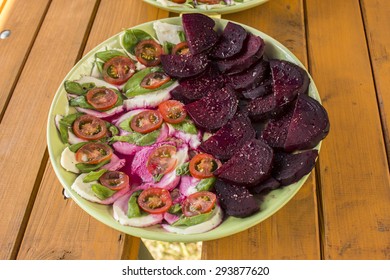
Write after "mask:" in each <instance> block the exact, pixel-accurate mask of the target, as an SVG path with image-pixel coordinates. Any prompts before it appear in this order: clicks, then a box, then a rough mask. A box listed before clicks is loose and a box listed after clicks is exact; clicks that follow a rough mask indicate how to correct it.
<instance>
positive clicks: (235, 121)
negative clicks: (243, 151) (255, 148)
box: [199, 113, 255, 160]
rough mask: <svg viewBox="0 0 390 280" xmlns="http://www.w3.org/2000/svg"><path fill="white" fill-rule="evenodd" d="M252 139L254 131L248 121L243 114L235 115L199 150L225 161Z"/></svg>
mask: <svg viewBox="0 0 390 280" xmlns="http://www.w3.org/2000/svg"><path fill="white" fill-rule="evenodd" d="M254 137H255V130H254V129H253V127H252V124H251V121H250V119H249V118H248V117H247V116H246V115H245V114H242V113H237V114H236V115H235V116H234V117H233V118H232V119H231V120H230V121H229V122H228V123H227V124H225V125H224V126H223V127H222V128H221V129H220V130H218V131H217V132H216V133H215V134H214V135H213V136H211V137H210V138H209V139H207V140H206V141H205V142H203V143H202V144H201V145H200V146H199V149H200V150H202V151H203V152H205V153H208V154H212V155H213V156H214V157H216V158H218V159H220V160H227V159H229V158H231V157H232V156H233V154H234V152H235V151H236V150H237V149H239V148H240V147H241V146H242V145H243V144H244V143H245V142H246V141H248V140H250V139H252V138H254Z"/></svg>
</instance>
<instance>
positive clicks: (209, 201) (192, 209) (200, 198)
mask: <svg viewBox="0 0 390 280" xmlns="http://www.w3.org/2000/svg"><path fill="white" fill-rule="evenodd" d="M216 200H217V197H216V195H215V194H214V193H212V192H208V191H201V192H196V193H193V194H191V195H189V196H188V197H187V198H186V199H185V200H184V201H183V203H182V211H183V214H184V216H186V217H192V216H196V215H199V214H203V213H208V212H210V211H211V210H212V209H213V207H214V205H215V202H216Z"/></svg>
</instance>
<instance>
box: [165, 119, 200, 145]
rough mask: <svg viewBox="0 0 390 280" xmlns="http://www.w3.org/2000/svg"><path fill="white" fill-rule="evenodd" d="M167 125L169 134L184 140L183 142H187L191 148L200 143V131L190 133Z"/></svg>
mask: <svg viewBox="0 0 390 280" xmlns="http://www.w3.org/2000/svg"><path fill="white" fill-rule="evenodd" d="M168 127H169V136H174V137H176V138H178V139H181V140H183V141H184V143H186V144H188V146H190V148H191V149H193V150H196V149H197V148H198V147H199V145H200V144H201V139H202V133H201V132H200V131H198V133H197V134H190V133H186V132H184V131H181V130H178V129H175V128H174V127H173V126H172V125H170V124H168Z"/></svg>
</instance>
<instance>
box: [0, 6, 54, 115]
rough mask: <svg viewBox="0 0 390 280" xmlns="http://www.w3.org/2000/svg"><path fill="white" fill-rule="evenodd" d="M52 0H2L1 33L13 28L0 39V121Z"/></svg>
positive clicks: (0, 9) (0, 10)
mask: <svg viewBox="0 0 390 280" xmlns="http://www.w3.org/2000/svg"><path fill="white" fill-rule="evenodd" d="M49 3H50V1H49V0H36V1H0V12H1V17H0V32H1V31H3V30H10V31H11V35H10V36H9V37H8V38H6V39H4V40H0V53H1V58H0V64H1V79H0V122H1V119H2V118H3V115H4V112H5V108H6V106H7V103H8V101H9V99H10V98H11V95H12V92H13V89H14V87H15V85H16V82H17V81H18V78H19V75H20V72H21V70H22V69H23V65H24V63H25V61H26V59H27V56H28V54H29V52H30V49H31V46H32V44H33V42H34V40H35V37H36V35H37V33H38V31H39V28H40V25H41V21H42V20H43V18H44V16H45V14H46V9H47V7H48V5H49Z"/></svg>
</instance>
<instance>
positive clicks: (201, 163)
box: [190, 154, 222, 179]
mask: <svg viewBox="0 0 390 280" xmlns="http://www.w3.org/2000/svg"><path fill="white" fill-rule="evenodd" d="M221 165H222V164H221V162H220V161H219V160H217V159H215V158H214V157H213V156H212V155H209V154H197V155H196V156H194V157H193V158H192V159H191V160H190V173H191V175H192V177H195V178H198V179H204V178H210V177H213V172H214V171H215V170H217V169H218V168H219V167H220V166H221Z"/></svg>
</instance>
